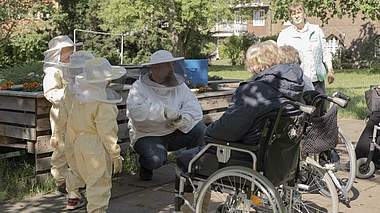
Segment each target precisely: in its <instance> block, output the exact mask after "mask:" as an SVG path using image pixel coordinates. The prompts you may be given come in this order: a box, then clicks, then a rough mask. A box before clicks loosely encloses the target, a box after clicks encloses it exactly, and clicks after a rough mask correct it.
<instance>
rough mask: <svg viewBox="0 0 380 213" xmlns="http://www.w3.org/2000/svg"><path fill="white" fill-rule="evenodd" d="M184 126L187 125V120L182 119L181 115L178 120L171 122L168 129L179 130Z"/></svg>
mask: <svg viewBox="0 0 380 213" xmlns="http://www.w3.org/2000/svg"><path fill="white" fill-rule="evenodd" d="M184 124H185V120H184V119H183V118H182V116H181V115H179V117H178V118H177V119H175V120H171V121H170V122H169V124H168V127H169V128H175V129H178V128H180V127H182V126H183V125H184Z"/></svg>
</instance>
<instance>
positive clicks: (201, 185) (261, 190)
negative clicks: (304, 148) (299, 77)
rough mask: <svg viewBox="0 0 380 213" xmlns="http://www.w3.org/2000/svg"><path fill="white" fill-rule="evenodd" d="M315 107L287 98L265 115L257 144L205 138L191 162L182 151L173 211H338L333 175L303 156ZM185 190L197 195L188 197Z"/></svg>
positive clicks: (199, 212) (197, 212)
mask: <svg viewBox="0 0 380 213" xmlns="http://www.w3.org/2000/svg"><path fill="white" fill-rule="evenodd" d="M290 105H292V106H293V107H295V108H297V110H296V112H295V113H290V114H289V112H286V108H287V107H289V106H290ZM314 110H315V108H314V107H312V106H306V105H303V104H301V103H298V102H293V101H289V102H286V103H285V104H284V105H283V106H282V107H280V109H279V110H278V111H277V112H273V113H269V114H268V115H266V116H263V117H264V119H263V120H262V121H263V122H262V123H263V125H262V128H261V136H260V139H259V140H258V142H257V143H256V144H255V145H251V144H250V145H247V144H242V143H232V142H228V141H223V140H216V139H213V138H206V144H207V145H206V146H205V147H203V148H202V149H201V150H200V151H199V152H198V153H197V154H195V156H193V157H192V158H191V160H190V162H185V163H183V162H181V159H180V158H181V157H180V156H179V157H178V159H177V169H176V170H177V171H176V183H175V212H181V208H182V206H184V205H186V206H188V208H189V209H190V210H192V211H193V212H196V213H201V212H219V213H227V212H241V213H245V212H279V213H284V212H305V211H306V212H338V207H337V206H338V204H337V203H338V201H337V200H338V198H337V192H336V189H335V186H334V184H333V182H332V180H331V178H329V176H328V175H327V173H326V172H324V170H323V169H322V168H321V167H320V165H319V164H318V163H317V162H313V161H312V160H311V161H310V162H309V161H303V162H301V161H300V156H301V147H300V142H301V139H302V137H303V133H304V131H305V129H306V126H307V123H306V118H307V114H312V112H313V111H314ZM285 112H286V113H285ZM258 123H260V122H258ZM301 173H302V175H300V174H301ZM301 177H302V178H301ZM322 191H328V193H329V194H328V196H326V195H325V194H323V193H321V192H322ZM185 193H192V194H193V199H192V200H187V199H186V198H185V196H184V194H185Z"/></svg>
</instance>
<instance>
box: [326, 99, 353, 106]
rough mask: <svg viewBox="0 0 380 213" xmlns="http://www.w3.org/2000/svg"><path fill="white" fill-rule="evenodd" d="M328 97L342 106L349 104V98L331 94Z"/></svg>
mask: <svg viewBox="0 0 380 213" xmlns="http://www.w3.org/2000/svg"><path fill="white" fill-rule="evenodd" d="M326 99H327V100H328V101H330V102H333V103H335V104H336V105H338V106H340V107H342V108H345V107H346V106H347V104H348V100H345V99H343V98H339V97H330V96H327V97H326Z"/></svg>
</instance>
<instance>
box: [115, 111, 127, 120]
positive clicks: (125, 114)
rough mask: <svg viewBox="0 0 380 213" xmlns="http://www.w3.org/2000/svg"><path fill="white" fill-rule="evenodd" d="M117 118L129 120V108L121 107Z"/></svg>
mask: <svg viewBox="0 0 380 213" xmlns="http://www.w3.org/2000/svg"><path fill="white" fill-rule="evenodd" d="M117 120H118V121H122V120H128V117H127V109H119V113H118V114H117Z"/></svg>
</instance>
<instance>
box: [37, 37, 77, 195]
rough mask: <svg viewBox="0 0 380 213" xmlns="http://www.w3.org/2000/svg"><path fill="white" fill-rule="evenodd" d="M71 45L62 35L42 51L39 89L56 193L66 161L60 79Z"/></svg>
mask: <svg viewBox="0 0 380 213" xmlns="http://www.w3.org/2000/svg"><path fill="white" fill-rule="evenodd" d="M77 45H80V44H74V42H73V41H72V40H71V39H70V38H69V37H68V36H66V35H63V36H57V37H54V38H53V39H51V40H50V41H49V43H48V46H49V49H48V50H46V51H45V52H44V56H45V58H44V66H43V70H44V73H45V76H44V79H43V89H44V96H45V98H46V99H47V100H48V101H49V102H50V103H51V104H52V107H51V109H50V125H51V138H50V144H51V146H52V148H53V155H52V158H51V166H52V167H51V174H52V175H53V178H54V180H55V182H56V185H57V191H59V192H62V193H65V192H66V186H65V177H66V175H67V170H68V166H67V162H66V158H65V155H64V151H63V150H64V146H63V145H64V142H63V140H64V129H65V125H66V117H67V115H66V113H65V110H64V106H65V103H64V102H65V88H66V87H67V84H68V81H66V80H65V79H64V72H65V71H67V66H65V65H66V64H67V63H68V62H69V61H70V55H71V54H72V53H73V51H74V46H77Z"/></svg>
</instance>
